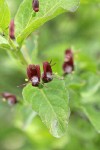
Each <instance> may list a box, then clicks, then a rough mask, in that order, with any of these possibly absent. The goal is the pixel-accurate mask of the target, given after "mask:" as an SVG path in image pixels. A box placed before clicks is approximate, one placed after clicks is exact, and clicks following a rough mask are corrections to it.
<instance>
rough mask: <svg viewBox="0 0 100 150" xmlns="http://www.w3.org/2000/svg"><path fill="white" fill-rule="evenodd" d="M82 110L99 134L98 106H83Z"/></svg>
mask: <svg viewBox="0 0 100 150" xmlns="http://www.w3.org/2000/svg"><path fill="white" fill-rule="evenodd" d="M82 110H83V112H84V113H85V115H86V116H87V117H88V119H89V120H90V122H91V123H92V124H93V126H94V127H95V129H96V130H97V131H98V132H99V133H100V104H97V105H84V106H82Z"/></svg>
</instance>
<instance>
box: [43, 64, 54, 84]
mask: <svg viewBox="0 0 100 150" xmlns="http://www.w3.org/2000/svg"><path fill="white" fill-rule="evenodd" d="M43 71H44V72H43V74H42V81H43V82H44V83H47V82H50V81H52V80H53V75H52V68H51V65H50V63H49V62H44V63H43Z"/></svg>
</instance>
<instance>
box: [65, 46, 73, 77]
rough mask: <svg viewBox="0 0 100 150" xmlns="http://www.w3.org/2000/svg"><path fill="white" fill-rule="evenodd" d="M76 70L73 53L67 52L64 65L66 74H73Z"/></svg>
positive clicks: (69, 50)
mask: <svg viewBox="0 0 100 150" xmlns="http://www.w3.org/2000/svg"><path fill="white" fill-rule="evenodd" d="M73 70H74V61H73V52H72V50H71V49H68V50H66V51H65V60H64V63H63V71H64V74H69V73H72V71H73Z"/></svg>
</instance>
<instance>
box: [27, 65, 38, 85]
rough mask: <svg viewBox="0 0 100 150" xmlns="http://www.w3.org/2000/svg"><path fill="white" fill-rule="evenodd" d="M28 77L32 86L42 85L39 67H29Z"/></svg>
mask: <svg viewBox="0 0 100 150" xmlns="http://www.w3.org/2000/svg"><path fill="white" fill-rule="evenodd" d="M27 76H28V79H29V81H31V83H32V86H38V85H39V83H40V78H41V72H40V66H39V65H33V64H32V65H29V66H28V67H27Z"/></svg>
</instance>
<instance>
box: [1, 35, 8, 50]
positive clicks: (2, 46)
mask: <svg viewBox="0 0 100 150" xmlns="http://www.w3.org/2000/svg"><path fill="white" fill-rule="evenodd" d="M0 48H3V49H10V45H9V43H8V41H7V40H6V39H5V38H4V37H2V36H0Z"/></svg>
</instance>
